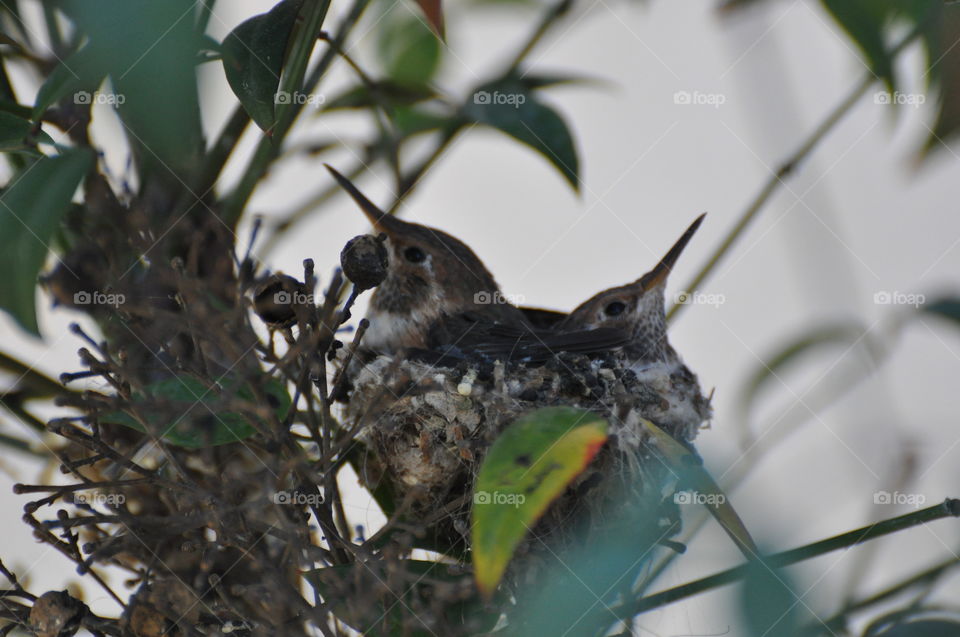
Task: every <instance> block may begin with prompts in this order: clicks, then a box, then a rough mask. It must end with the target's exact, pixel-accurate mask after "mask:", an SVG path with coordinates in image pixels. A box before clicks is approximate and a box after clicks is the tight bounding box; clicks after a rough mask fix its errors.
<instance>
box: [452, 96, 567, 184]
mask: <svg viewBox="0 0 960 637" xmlns="http://www.w3.org/2000/svg"><path fill="white" fill-rule="evenodd" d="M463 115H464V117H465V118H466V119H467V120H468V121H471V122H476V123H478V124H485V125H487V126H491V127H493V128H495V129H497V130H499V131H502V132H504V133H506V134H507V135H510V136H511V137H513V138H514V139H516V140H518V141H521V142H523V143H524V144H526V145H528V146H530V147H531V148H533V149H534V150H536V151H537V152H539V153H540V154H542V155H543V156H544V157H546V158H547V159H548V160H550V162H551V163H552V164H553V165H554V166H556V168H557V170H559V171H560V173H561V174H562V175H563V176H564V178H565V179H566V180H567V181H568V182H569V183H570V185H571V186H572V187H573V189H574V190H576V191H579V189H580V160H579V158H578V156H577V150H576V148H575V146H574V143H573V136H572V135H571V133H570V129H569V127H568V126H567V123H566V122H565V121H564V120H563V118H562V117H561V116H560V115H559V114H558V113H557V112H556V111H555V110H553V109H552V108H550V107H549V106H547V105H546V104H543V103H542V102H540V101H539V100H538V99H537V94H536V93H535V92H534V91H531V90H530V89H529V88H528V87H527V85H526V84H525V83H524V82H523V81H521V80H517V79H507V80H503V81H500V82H495V83H492V84H485V85H483V86H480V87H478V88H477V90H476V91H474V93H473V95H472V96H471V97H470V99H469V100H468V101H467V103H466V104H465V105H464V108H463Z"/></svg>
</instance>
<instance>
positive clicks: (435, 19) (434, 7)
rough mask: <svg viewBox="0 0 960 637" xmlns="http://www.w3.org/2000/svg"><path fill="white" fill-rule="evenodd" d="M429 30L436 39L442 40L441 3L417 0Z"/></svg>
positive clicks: (430, 0)
mask: <svg viewBox="0 0 960 637" xmlns="http://www.w3.org/2000/svg"><path fill="white" fill-rule="evenodd" d="M417 4H418V5H420V10H421V11H423V15H424V17H425V18H426V19H427V23H429V25H430V28H431V29H433V32H434V33H435V34H436V35H437V37H438V38H441V39H442V38H443V2H442V0H417Z"/></svg>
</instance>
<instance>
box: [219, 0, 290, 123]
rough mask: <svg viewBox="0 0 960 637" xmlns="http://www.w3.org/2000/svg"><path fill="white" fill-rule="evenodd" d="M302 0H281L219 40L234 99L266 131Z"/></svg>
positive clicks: (271, 118) (273, 115)
mask: <svg viewBox="0 0 960 637" xmlns="http://www.w3.org/2000/svg"><path fill="white" fill-rule="evenodd" d="M302 5H303V1H302V0H283V2H280V3H278V4H277V5H276V6H275V7H273V9H271V10H270V11H269V12H267V13H263V14H260V15H257V16H254V17H252V18H250V19H249V20H246V21H244V22H242V23H241V24H240V25H239V26H237V28H236V29H234V30H233V31H231V32H230V34H229V35H227V37H226V38H224V40H223V47H222V53H223V70H224V73H226V76H227V82H229V84H230V88H231V89H232V90H233V92H234V94H235V95H236V96H237V99H239V100H240V103H241V104H242V105H243V108H244V109H246V111H247V113H249V114H250V118H251V119H253V121H254V122H256V124H257V126H259V127H260V128H261V129H263V130H265V131H269V130H270V129H271V128H272V127H273V124H274V122H275V113H274V109H275V106H276V100H277V89H278V88H279V86H280V73H281V71H282V69H283V60H284V56H285V54H286V51H287V44H288V43H289V41H290V36H291V34H292V33H293V27H294V25H295V24H296V21H297V14H298V13H299V12H300V7H301V6H302Z"/></svg>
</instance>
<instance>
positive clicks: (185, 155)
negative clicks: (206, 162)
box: [58, 0, 205, 181]
mask: <svg viewBox="0 0 960 637" xmlns="http://www.w3.org/2000/svg"><path fill="white" fill-rule="evenodd" d="M58 6H59V7H60V8H61V9H62V10H63V11H64V13H65V14H66V15H67V16H68V17H69V18H70V19H71V20H72V21H73V22H74V23H75V24H76V26H77V27H78V29H79V30H80V32H81V33H82V34H84V35H86V36H87V37H88V38H89V41H88V42H87V44H86V47H85V49H89V51H88V52H86V53H85V54H86V55H89V56H90V58H89V59H90V64H91V67H92V68H93V69H95V70H96V71H97V72H96V73H94V75H98V74H102V75H109V76H110V78H111V81H112V85H113V88H114V90H115V92H116V100H115V101H116V104H117V110H118V112H119V114H120V117H121V119H122V121H123V124H124V128H125V130H126V132H127V136H128V139H129V141H130V145H131V146H132V148H133V149H134V156H135V157H136V159H137V161H138V163H139V164H140V166H141V167H142V169H143V172H145V173H147V174H157V175H159V176H160V177H161V178H164V179H167V180H171V181H177V179H178V177H179V180H182V181H186V179H185V176H186V175H189V174H190V173H191V172H192V171H193V170H195V169H196V168H197V167H198V166H199V164H200V161H201V158H202V153H203V148H204V143H203V130H202V127H201V123H200V103H199V94H198V88H197V78H196V65H197V63H198V61H199V59H200V56H199V55H198V52H199V50H200V48H201V46H205V45H204V44H203V39H202V34H200V33H199V32H198V31H197V29H196V20H195V19H194V18H195V13H196V3H195V2H194V1H193V0H163V2H157V1H156V0H98V2H97V3H96V10H95V11H94V10H91V4H90V3H89V2H88V1H87V0H59V5H58ZM171 172H172V173H174V174H173V175H171Z"/></svg>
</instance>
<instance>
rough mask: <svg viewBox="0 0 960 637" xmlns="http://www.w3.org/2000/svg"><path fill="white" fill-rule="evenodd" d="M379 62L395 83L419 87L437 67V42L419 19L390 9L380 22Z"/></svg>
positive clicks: (438, 60)
mask: <svg viewBox="0 0 960 637" xmlns="http://www.w3.org/2000/svg"><path fill="white" fill-rule="evenodd" d="M377 44H378V46H377V51H378V53H379V55H380V63H381V65H382V66H383V69H384V71H385V72H386V74H387V76H388V77H389V78H390V79H391V80H392V81H393V82H395V83H397V84H404V85H408V86H423V85H425V84H427V83H429V82H430V80H431V79H432V78H433V76H434V74H435V73H436V71H437V69H438V68H439V66H440V42H439V40H437V36H436V34H434V32H433V31H431V30H430V27H429V26H427V24H426V23H425V22H424V21H423V19H421V18H419V17H417V16H416V15H414V14H412V13H411V12H410V11H409V10H408V9H406V8H405V7H394V8H392V9H391V10H390V11H389V12H388V13H387V16H386V17H385V18H384V19H383V21H382V23H381V27H380V39H379V42H378V43H377Z"/></svg>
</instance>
